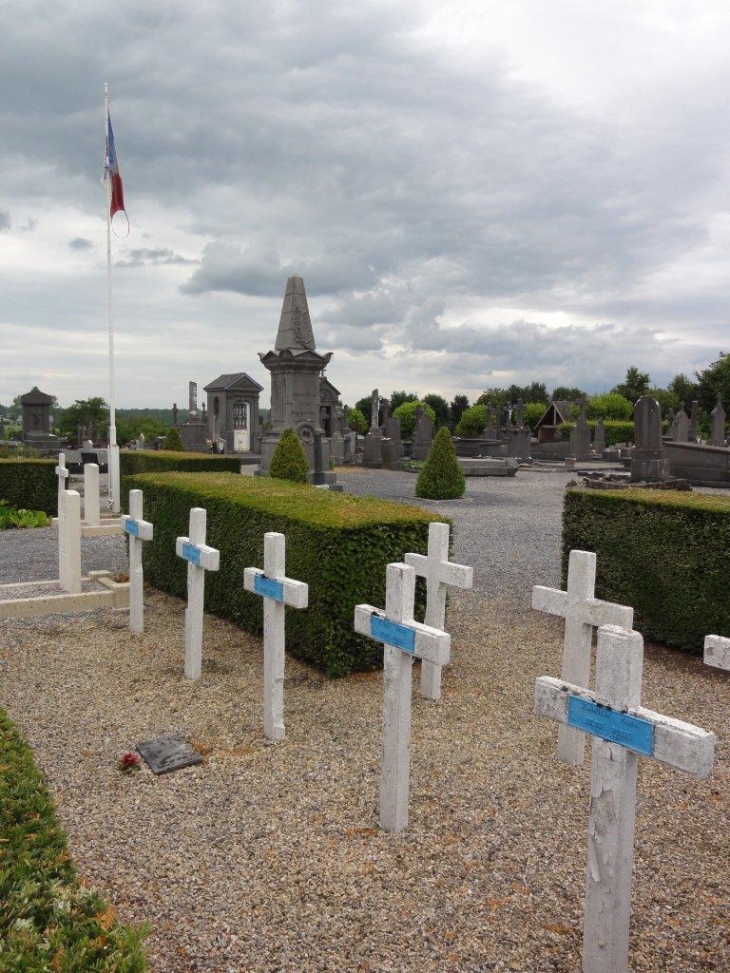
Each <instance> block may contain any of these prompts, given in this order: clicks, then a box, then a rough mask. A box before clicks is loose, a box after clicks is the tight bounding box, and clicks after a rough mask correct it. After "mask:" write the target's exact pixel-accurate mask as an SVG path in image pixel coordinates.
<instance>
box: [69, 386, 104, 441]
mask: <svg viewBox="0 0 730 973" xmlns="http://www.w3.org/2000/svg"><path fill="white" fill-rule="evenodd" d="M59 425H60V428H61V433H62V434H63V435H65V436H69V437H71V438H73V439H75V438H76V436H77V435H78V433H79V430H81V431H82V432H83V433H85V434H86V435H87V436H88V437H89V438H90V439H93V438H94V433H95V432H96V433H97V434H98V435H101V434H102V432H103V431H104V430H103V427H104V426H106V427H108V425H109V406H108V405H107V404H106V402H105V401H104V399H102V398H101V397H100V396H96V397H94V398H91V399H76V401H75V402H74V404H73V405H70V406H69V407H68V408H67V409H64V410H63V411H62V413H61V418H60V423H59Z"/></svg>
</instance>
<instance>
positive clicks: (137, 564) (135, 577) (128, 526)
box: [122, 490, 154, 635]
mask: <svg viewBox="0 0 730 973" xmlns="http://www.w3.org/2000/svg"><path fill="white" fill-rule="evenodd" d="M142 502H143V497H142V491H141V490H130V491H129V513H128V514H122V530H123V531H124V533H125V534H127V536H128V537H129V627H130V629H131V630H132V631H133V632H136V633H137V634H138V635H141V634H142V632H143V631H144V594H143V589H144V571H143V568H142V542H143V541H151V540H152V535H153V531H154V528H153V527H152V524H151V523H150V522H149V521H148V520H142Z"/></svg>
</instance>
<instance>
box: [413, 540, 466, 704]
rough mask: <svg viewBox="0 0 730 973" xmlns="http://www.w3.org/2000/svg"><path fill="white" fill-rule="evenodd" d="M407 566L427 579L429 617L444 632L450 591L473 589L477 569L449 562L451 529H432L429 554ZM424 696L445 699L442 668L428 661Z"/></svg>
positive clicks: (424, 666) (423, 680)
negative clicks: (447, 599)
mask: <svg viewBox="0 0 730 973" xmlns="http://www.w3.org/2000/svg"><path fill="white" fill-rule="evenodd" d="M405 562H406V564H408V565H410V567H412V568H413V569H414V570H415V572H416V574H418V575H420V576H421V577H422V578H425V579H426V617H425V618H424V622H425V623H426V625H430V626H431V628H437V629H440V630H443V627H444V623H445V618H446V588H447V585H453V586H454V587H455V588H471V586H472V585H473V583H474V569H473V568H469V567H467V566H466V565H465V564H455V563H454V562H453V561H449V525H448V524H429V525H428V554H427V555H423V554H406V556H405ZM421 693H422V694H423V695H424V696H425V697H426V698H427V699H441V666H437V665H435V664H434V663H433V662H428V661H426V660H424V662H423V663H422V664H421Z"/></svg>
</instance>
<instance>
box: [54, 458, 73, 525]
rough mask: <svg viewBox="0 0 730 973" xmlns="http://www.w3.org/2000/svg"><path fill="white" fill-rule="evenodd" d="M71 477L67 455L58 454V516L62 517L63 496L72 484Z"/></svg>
mask: <svg viewBox="0 0 730 973" xmlns="http://www.w3.org/2000/svg"><path fill="white" fill-rule="evenodd" d="M70 475H71V472H70V470H68V469H67V467H66V454H65V453H59V454H58V466H57V467H56V476H57V477H58V516H59V517H60V516H61V495H62V494H63V491H64V490H65V489H66V485H67V484H68V483H69V482H70V480H69V476H70Z"/></svg>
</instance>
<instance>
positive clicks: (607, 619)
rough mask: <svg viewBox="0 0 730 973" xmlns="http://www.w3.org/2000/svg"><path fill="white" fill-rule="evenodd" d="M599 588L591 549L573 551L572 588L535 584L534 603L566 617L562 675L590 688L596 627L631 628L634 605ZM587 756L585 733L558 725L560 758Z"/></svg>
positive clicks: (570, 566)
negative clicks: (602, 594) (603, 597)
mask: <svg viewBox="0 0 730 973" xmlns="http://www.w3.org/2000/svg"><path fill="white" fill-rule="evenodd" d="M595 588H596V555H595V554H592V553H591V552H590V551H571V552H570V558H569V561H568V590H567V591H560V590H558V589H557V588H545V587H543V585H535V586H534V587H533V589H532V607H533V608H535V609H537V611H542V612H547V613H548V614H550V615H562V617H563V618H564V619H565V637H564V641H563V667H562V671H561V677H562V678H563V679H565V681H566V682H569V683H572V684H573V685H575V686H583V687H585V688H586V689H587V688H588V686H589V685H590V679H591V642H592V639H593V628H594V627H596V628H598V627H599V626H601V625H618V626H619V627H620V628H625V629H627V630H629V631H630V630H631V628H632V627H633V624H634V609H633V608H628V607H626V606H625V605H614V604H613V603H612V602H609V601H600V600H599V599H598V598H595V597H594V592H595ZM584 757H585V734H584V733H579V732H578V731H577V730H574V729H573V728H572V727H570V726H561V727H560V728H559V729H558V760H561V761H562V762H563V763H566V764H582V763H583V759H584Z"/></svg>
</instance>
